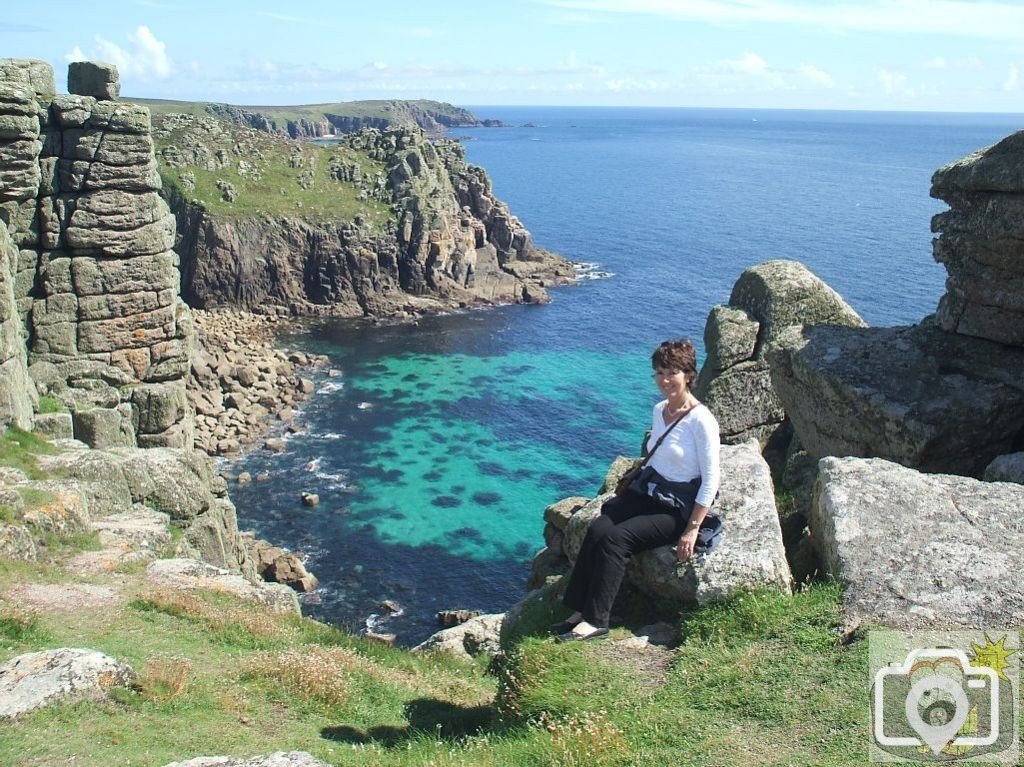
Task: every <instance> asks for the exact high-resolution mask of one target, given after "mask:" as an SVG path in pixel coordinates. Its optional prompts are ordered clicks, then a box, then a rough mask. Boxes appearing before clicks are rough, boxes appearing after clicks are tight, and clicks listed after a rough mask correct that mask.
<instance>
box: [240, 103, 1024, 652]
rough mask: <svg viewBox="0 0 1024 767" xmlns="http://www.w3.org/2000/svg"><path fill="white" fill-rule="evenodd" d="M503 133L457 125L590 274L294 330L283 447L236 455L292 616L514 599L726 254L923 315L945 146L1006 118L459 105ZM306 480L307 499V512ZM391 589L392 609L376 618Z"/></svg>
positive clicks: (506, 187) (717, 299) (529, 220)
mask: <svg viewBox="0 0 1024 767" xmlns="http://www.w3.org/2000/svg"><path fill="white" fill-rule="evenodd" d="M476 111H477V112H478V114H481V115H483V116H487V117H497V118H499V119H502V120H504V121H505V122H506V123H507V124H510V125H512V126H517V125H522V124H524V123H527V122H531V123H534V124H536V125H538V126H540V127H538V128H525V127H524V128H518V127H510V128H503V129H479V130H474V131H463V133H465V134H466V135H467V136H468V137H469V139H468V140H467V141H466V147H467V152H468V158H469V159H470V160H471V161H473V162H476V163H479V164H482V165H483V166H484V167H485V168H487V169H488V171H489V173H490V174H491V176H492V179H493V181H494V187H495V191H496V193H497V194H498V195H499V196H500V197H502V198H503V199H505V200H506V201H508V202H509V204H510V205H511V208H512V211H513V212H514V213H515V214H516V215H518V216H519V217H520V218H521V219H522V220H523V222H524V223H525V224H526V226H527V227H528V228H529V229H530V230H531V231H532V233H533V235H534V238H535V240H536V242H537V243H538V244H539V245H540V246H542V247H547V248H550V249H552V250H555V251H558V252H561V253H563V254H565V255H567V256H569V257H571V258H574V259H577V260H581V261H587V262H591V263H596V264H598V265H599V267H600V268H601V269H602V270H605V271H606V272H607V273H609V276H608V277H607V278H606V279H601V280H595V281H588V282H584V283H582V284H580V285H577V286H573V287H568V288H563V289H559V290H557V291H554V293H553V299H554V300H553V302H552V303H551V304H550V305H549V306H543V307H535V306H530V307H524V306H510V307H501V308H497V309H493V310H488V311H477V312H467V313H459V314H452V315H447V316H439V317H432V318H427V319H424V320H421V321H420V322H419V323H418V324H417V325H415V326H412V325H405V326H371V325H367V324H361V323H352V322H347V323H346V322H323V321H318V322H314V323H311V324H310V325H309V326H308V327H307V329H306V330H305V331H304V332H303V333H302V334H300V335H299V336H297V337H296V338H294V339H291V343H293V344H295V345H299V346H301V347H303V348H306V349H309V350H312V351H315V352H319V353H324V354H327V355H329V356H330V358H331V364H332V366H334V367H336V368H338V369H340V370H341V371H342V375H341V376H339V377H329V376H328V375H327V374H326V373H323V374H320V375H319V377H318V379H317V383H318V386H319V390H318V393H317V394H316V395H315V396H314V397H313V398H312V399H311V401H310V402H309V403H308V406H307V407H306V408H305V409H304V412H303V415H302V422H303V423H304V425H305V426H306V430H305V431H304V432H302V433H300V434H297V435H294V436H293V437H291V438H290V439H289V443H288V451H287V452H286V453H285V454H283V455H280V456H277V455H269V454H255V455H253V456H251V457H249V458H247V459H245V460H244V461H242V462H241V465H240V466H238V467H237V468H238V469H239V470H242V469H246V470H249V471H253V472H258V471H263V470H266V471H269V472H270V473H271V475H272V477H273V479H272V481H271V482H269V483H266V484H254V485H251V486H247V487H243V486H239V487H237V488H233V489H232V498H233V499H234V501H235V503H236V506H237V507H238V511H239V516H240V520H241V523H242V525H243V526H244V527H247V528H252V529H255V530H257V531H258V532H259V534H260V535H262V536H263V537H266V538H269V539H271V540H273V541H275V542H276V543H279V544H281V545H285V546H288V547H290V548H293V549H298V550H302V551H304V552H305V553H306V554H307V555H308V557H309V565H310V568H311V569H312V570H313V572H315V573H316V574H317V576H318V577H319V578H320V580H321V583H322V588H321V589H320V590H319V591H318V592H317V593H316V595H314V597H313V599H311V600H307V602H306V605H305V609H306V610H307V611H308V612H309V613H311V614H312V615H314V616H316V617H318V618H321V619H325V620H329V621H334V622H337V623H341V624H345V625H347V626H349V627H351V628H355V629H359V628H362V627H365V626H370V627H372V628H374V629H376V630H382V631H394V632H396V633H397V634H398V638H399V642H400V643H402V644H413V643H416V642H418V641H420V640H422V639H424V638H425V637H426V636H428V635H429V634H430V633H432V632H433V631H435V630H436V628H437V626H436V625H435V622H434V617H433V616H434V613H435V612H436V611H437V610H439V609H449V608H469V609H480V610H484V611H488V612H491V611H501V610H504V609H505V608H507V607H508V606H509V605H510V604H512V603H513V602H514V601H515V600H516V599H518V598H519V597H520V596H521V595H522V593H523V592H524V584H525V581H526V577H527V575H528V564H529V561H530V559H531V557H532V556H533V554H534V553H535V552H536V551H537V550H538V549H539V548H540V547H541V546H542V545H543V538H542V530H543V518H542V514H543V510H544V508H545V506H547V505H548V504H550V503H552V502H554V501H556V500H558V499H560V498H564V497H567V496H570V495H593V494H594V493H595V492H596V489H597V487H598V485H599V484H600V482H601V480H602V478H603V475H604V472H605V470H606V468H607V466H608V464H609V463H610V462H611V461H612V460H613V459H614V457H615V456H616V455H618V454H632V455H635V454H637V452H638V448H639V443H640V440H641V438H642V436H643V433H644V431H645V430H646V429H647V428H648V427H649V420H650V408H651V406H652V405H653V404H654V402H655V401H656V400H657V398H658V395H657V391H656V389H655V387H654V385H653V383H652V381H651V378H650V369H649V367H650V366H649V355H650V353H651V351H652V350H653V348H654V347H655V346H656V345H657V344H658V343H659V342H660V341H661V340H663V339H665V338H671V337H679V336H690V337H692V338H694V340H695V341H696V342H697V343H698V346H702V343H701V337H702V333H703V327H704V322H705V319H706V317H707V314H708V311H709V310H710V309H711V307H712V306H713V305H714V304H717V303H725V302H727V301H728V297H729V292H730V290H731V288H732V284H733V283H734V282H735V280H736V278H737V277H738V276H739V274H740V273H741V271H742V270H743V269H744V268H746V267H748V266H751V265H753V264H756V263H759V262H761V261H765V260H768V259H771V258H794V259H797V260H800V261H803V262H804V263H806V264H808V266H810V267H811V269H812V270H814V271H815V272H816V273H818V274H819V275H820V276H822V277H823V278H824V279H825V280H826V281H827V282H829V284H831V285H832V286H833V287H834V288H836V289H837V290H838V291H839V292H840V293H842V294H843V295H844V297H845V298H846V299H847V300H848V301H849V302H850V303H851V304H852V305H853V306H854V308H855V309H857V310H858V311H859V312H860V313H861V314H862V315H863V316H864V317H865V319H867V320H868V321H869V322H870V323H872V324H876V325H896V324H908V323H912V322H916V321H918V320H919V319H920V318H921V317H923V316H924V315H926V314H928V313H930V312H931V311H933V310H934V308H935V305H936V303H937V302H938V299H939V296H940V295H941V294H942V291H943V283H944V279H945V272H944V270H943V269H942V268H941V267H940V266H939V265H937V264H936V263H934V261H933V260H932V258H931V244H930V239H931V234H930V231H929V222H930V218H931V216H932V215H934V214H935V213H937V212H939V211H940V210H942V209H943V207H944V206H943V205H942V203H940V202H938V201H936V200H932V199H931V198H929V197H928V187H929V180H930V176H931V173H932V172H933V171H934V170H935V169H936V168H937V167H939V166H940V165H942V164H944V163H947V162H950V161H952V160H955V159H957V158H959V157H961V156H963V155H964V154H967V153H968V152H970V151H973V150H975V149H977V148H979V147H981V146H984V145H986V144H989V143H992V142H993V141H995V140H997V139H999V138H1001V137H1002V136H1003V135H1006V134H1007V133H1009V132H1011V131H1013V130H1015V129H1016V127H1017V126H1018V125H1020V124H1021V122H1022V120H1021V118H1020V117H1019V116H1005V115H1004V116H1000V115H996V116H988V115H985V116H977V115H886V114H861V113H796V112H758V113H752V112H748V111H744V110H628V109H624V110H614V109H552V108H544V109H533V108H527V107H523V108H515V109H513V108H502V109H487V108H478V109H477V110H476ZM302 491H312V492H317V493H318V494H319V495H320V497H321V504H320V505H319V506H317V507H313V508H307V507H304V506H302V505H301V504H300V503H299V501H298V497H299V493H300V492H302ZM383 600H393V601H395V602H397V603H398V604H399V605H401V607H402V608H403V612H402V614H400V615H390V614H388V613H386V612H385V611H383V610H382V609H381V607H380V603H381V602H382V601H383Z"/></svg>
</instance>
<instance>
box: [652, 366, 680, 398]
mask: <svg viewBox="0 0 1024 767" xmlns="http://www.w3.org/2000/svg"><path fill="white" fill-rule="evenodd" d="M654 381H655V383H657V384H658V389H660V390H661V393H662V394H663V395H664V396H665V398H666V399H670V400H671V399H674V400H678V399H680V398H682V397H684V396H686V392H687V391H688V387H687V385H686V373H684V372H682V371H681V370H672V369H670V368H655V370H654Z"/></svg>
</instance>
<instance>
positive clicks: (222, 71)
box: [0, 0, 1024, 113]
mask: <svg viewBox="0 0 1024 767" xmlns="http://www.w3.org/2000/svg"><path fill="white" fill-rule="evenodd" d="M4 5H5V7H4V9H3V14H2V15H0V56H2V57H14V58H33V59H42V60H45V61H48V62H50V64H52V65H53V67H54V72H55V74H56V80H57V88H58V91H64V90H66V77H67V64H68V62H70V61H77V60H84V59H93V60H102V61H108V62H111V63H114V64H116V65H117V66H118V68H119V71H120V74H121V94H122V97H133V96H134V97H140V98H141V97H148V98H166V99H181V100H186V101H217V102H227V103H231V104H238V105H282V104H312V103H332V102H338V101H350V100H355V99H380V98H408V99H411V98H429V99H436V100H439V101H448V102H451V103H454V104H459V105H463V106H472V105H565V106H583V105H594V106H672V107H750V108H757V109H765V108H793V109H857V110H886V111H891V110H898V111H907V110H910V111H939V112H1012V113H1021V112H1024V83H1022V82H1021V75H1022V72H1021V70H1022V69H1024V0H504V1H503V2H487V1H486V0H476V1H475V2H454V1H451V0H417V1H416V2H407V1H406V0H391V2H387V3H379V2H378V3H374V2H371V1H369V0H359V1H358V2H348V0H334V2H321V1H320V0H306V1H305V2H303V3H282V2H280V0H277V1H276V2H267V1H265V0H248V2H247V3H245V4H244V5H242V4H238V3H236V2H227V1H226V0H204V1H202V2H199V1H197V0H174V1H173V2H172V1H171V0H122V1H117V2H104V0H97V2H92V3H82V2H81V0H75V1H74V2H71V1H69V0H47V1H46V2H44V3H40V4H39V5H36V4H35V3H24V2H13V0H6V2H5V3H4Z"/></svg>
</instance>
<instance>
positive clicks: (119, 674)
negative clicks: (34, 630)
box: [0, 648, 135, 719]
mask: <svg viewBox="0 0 1024 767" xmlns="http://www.w3.org/2000/svg"><path fill="white" fill-rule="evenodd" d="M134 678H135V672H134V671H132V668H131V666H128V665H127V664H125V663H121V662H120V661H117V660H114V659H113V658H111V657H109V656H107V655H104V654H102V653H99V652H96V651H95V650H81V649H71V648H61V649H59V650H46V651H44V652H33V653H28V654H27V655H19V656H18V657H16V658H14V659H13V660H10V661H8V662H7V663H5V664H4V665H3V666H0V719H13V718H14V717H17V716H21V715H22V714H27V713H29V712H30V711H35V710H37V709H39V708H42V707H43V706H47V705H50V704H53V703H59V702H71V701H78V700H102V699H103V698H105V697H106V693H107V691H108V690H109V689H111V688H112V687H125V686H127V685H129V684H131V682H132V681H133V680H134Z"/></svg>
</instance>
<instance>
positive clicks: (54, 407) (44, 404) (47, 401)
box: [39, 396, 68, 413]
mask: <svg viewBox="0 0 1024 767" xmlns="http://www.w3.org/2000/svg"><path fill="white" fill-rule="evenodd" d="M39 412H40V413H66V412H68V409H67V408H66V407H65V406H64V403H63V402H61V401H60V400H59V399H57V398H56V397H50V396H42V397H40V398H39Z"/></svg>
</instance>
